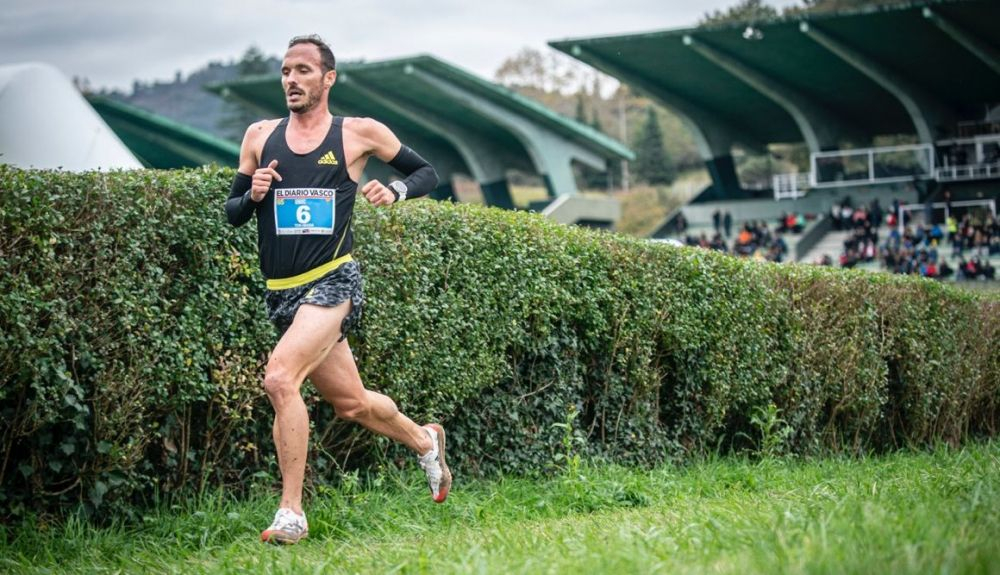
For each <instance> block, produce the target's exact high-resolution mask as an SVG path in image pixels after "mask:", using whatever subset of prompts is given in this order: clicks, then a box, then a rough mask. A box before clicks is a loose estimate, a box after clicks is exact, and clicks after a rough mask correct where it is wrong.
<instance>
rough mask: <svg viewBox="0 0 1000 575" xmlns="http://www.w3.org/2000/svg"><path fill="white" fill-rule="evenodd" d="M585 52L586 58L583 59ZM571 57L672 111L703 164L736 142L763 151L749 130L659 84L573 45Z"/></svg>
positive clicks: (722, 154)
mask: <svg viewBox="0 0 1000 575" xmlns="http://www.w3.org/2000/svg"><path fill="white" fill-rule="evenodd" d="M584 52H586V56H584ZM570 54H571V55H572V56H573V57H575V58H578V59H580V60H582V61H584V62H587V63H588V64H591V65H593V66H594V67H596V68H599V69H601V70H603V71H605V72H607V73H608V74H610V75H612V76H614V77H616V78H618V79H620V80H621V81H623V82H625V83H626V84H628V85H629V86H632V87H633V88H635V89H637V90H640V91H642V92H645V93H647V94H649V95H650V96H652V97H653V98H655V99H656V100H658V101H660V103H662V104H663V105H665V106H667V107H668V108H670V109H672V110H673V111H674V112H675V113H676V114H677V115H678V116H679V117H680V119H681V121H682V122H683V123H684V125H685V127H687V128H688V129H689V130H690V131H691V133H692V134H693V135H694V138H695V143H696V144H697V145H698V153H699V155H700V156H701V158H702V159H703V160H705V161H709V160H711V159H712V158H715V157H718V156H728V155H729V153H730V150H731V149H732V147H733V144H734V143H735V142H740V143H741V144H743V145H745V146H747V147H749V148H754V149H758V150H766V149H767V145H766V143H765V142H762V141H759V140H757V139H754V138H752V137H750V130H747V129H746V128H744V127H742V126H735V125H732V124H731V123H730V122H727V121H726V120H725V119H723V118H721V117H720V116H719V114H717V113H715V112H713V111H711V110H708V109H706V108H705V107H703V106H701V105H699V104H695V103H693V102H691V101H690V100H688V99H686V98H684V97H681V96H678V95H677V94H675V93H673V92H671V91H670V90H669V89H667V88H665V87H664V86H663V85H662V84H660V83H654V82H652V81H650V80H649V79H647V78H646V77H644V76H642V75H640V74H637V73H635V72H632V71H631V70H628V69H627V68H625V67H623V66H621V65H619V64H618V63H616V62H615V61H613V60H611V59H608V58H605V57H603V56H601V55H600V54H598V53H596V52H593V51H590V50H586V48H584V47H582V46H579V45H575V46H573V47H572V48H571V49H570Z"/></svg>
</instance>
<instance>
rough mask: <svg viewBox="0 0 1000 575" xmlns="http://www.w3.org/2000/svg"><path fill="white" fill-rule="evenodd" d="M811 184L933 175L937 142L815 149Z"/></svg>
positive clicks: (848, 183)
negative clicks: (826, 150) (817, 150)
mask: <svg viewBox="0 0 1000 575" xmlns="http://www.w3.org/2000/svg"><path fill="white" fill-rule="evenodd" d="M810 167H811V168H812V169H811V171H810V173H809V178H810V182H809V184H810V186H811V187H813V188H833V187H840V186H857V185H864V184H888V183H892V182H908V181H913V180H914V179H917V178H931V177H933V175H934V146H932V145H930V144H914V145H908V146H885V147H879V148H862V149H858V150H835V151H830V152H814V153H813V154H812V155H811V157H810Z"/></svg>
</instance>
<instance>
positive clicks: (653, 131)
mask: <svg viewBox="0 0 1000 575" xmlns="http://www.w3.org/2000/svg"><path fill="white" fill-rule="evenodd" d="M633 149H634V150H635V156H636V157H635V164H633V166H634V168H635V175H636V177H637V178H638V179H640V180H643V181H645V182H646V183H648V184H653V185H664V184H669V183H671V182H673V181H674V177H675V176H676V174H675V171H676V170H675V168H674V165H673V162H671V161H670V158H669V157H667V151H666V149H665V148H664V147H663V133H662V132H661V131H660V122H659V119H658V118H657V117H656V110H655V109H653V107H652V106H649V107H648V108H646V122H645V123H644V124H643V126H642V129H641V130H640V131H639V137H638V138H636V140H635V146H634V148H633Z"/></svg>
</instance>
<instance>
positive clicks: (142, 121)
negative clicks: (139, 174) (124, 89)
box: [87, 96, 240, 169]
mask: <svg viewBox="0 0 1000 575" xmlns="http://www.w3.org/2000/svg"><path fill="white" fill-rule="evenodd" d="M87 100H88V101H89V102H90V105H91V106H93V108H94V110H96V111H97V113H98V114H100V115H101V117H102V118H103V119H104V121H105V122H106V123H107V124H108V125H109V126H110V127H111V129H112V130H114V132H115V134H117V135H118V137H119V138H121V140H122V141H123V142H124V143H125V145H126V146H128V148H129V150H131V151H132V153H133V154H135V156H136V157H138V158H139V160H140V161H142V163H143V164H144V165H146V166H147V167H151V168H161V169H170V168H184V167H195V166H202V165H205V164H211V163H216V164H219V165H223V166H234V167H235V166H236V164H237V162H238V161H239V157H240V147H239V145H238V144H236V143H234V142H230V141H228V140H223V139H220V138H216V137H215V136H213V135H211V134H208V133H206V132H202V131H201V130H198V129H195V128H192V127H190V126H187V125H184V124H181V123H178V122H175V121H173V120H170V119H169V118H165V117H163V116H160V115H157V114H154V113H152V112H148V111H146V110H143V109H141V108H136V107H135V106H130V105H128V104H124V103H122V102H118V101H115V100H111V99H109V98H104V97H100V96H89V97H88V98H87Z"/></svg>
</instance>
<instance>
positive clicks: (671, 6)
mask: <svg viewBox="0 0 1000 575" xmlns="http://www.w3.org/2000/svg"><path fill="white" fill-rule="evenodd" d="M767 2H768V3H769V4H771V5H773V6H776V7H778V8H781V7H784V6H789V5H792V4H798V3H799V2H798V1H797V0H767ZM736 3H737V0H604V1H598V0H562V1H556V0H508V1H506V2H499V1H498V2H471V1H461V0H420V1H417V0H391V1H383V2H378V1H377V0H376V1H370V0H369V1H364V0H355V1H353V2H345V1H341V0H328V1H320V0H198V1H196V0H157V1H153V0H131V1H129V0H103V1H98V0H0V65H2V64H10V63H17V62H29V61H41V62H46V63H49V64H53V65H55V66H56V67H58V68H59V69H60V70H62V71H63V72H64V73H65V74H66V75H67V76H69V77H73V76H79V77H81V78H87V79H88V80H89V81H90V85H91V87H92V88H95V89H97V88H101V87H107V88H121V89H124V90H126V91H127V90H130V89H131V85H132V80H134V79H139V80H143V81H147V82H148V81H152V80H170V79H172V78H173V77H174V73H175V72H176V71H178V70H179V71H181V72H182V73H183V74H184V75H185V76H187V75H188V74H189V73H191V72H193V71H194V70H196V69H198V68H200V67H202V66H204V65H205V64H207V63H208V62H209V61H212V60H217V61H223V62H228V61H230V60H233V59H237V58H239V56H240V55H242V54H243V52H245V51H246V49H247V48H248V47H249V46H251V45H256V46H258V47H259V48H260V49H261V50H262V51H263V52H264V53H265V54H269V55H271V54H273V55H279V56H280V55H281V54H283V53H284V47H285V46H286V44H287V42H288V39H289V38H290V37H292V36H295V35H298V34H309V33H314V32H315V33H319V34H321V35H322V36H323V37H324V38H326V39H327V41H328V42H329V43H330V44H331V46H332V47H333V51H334V54H336V56H337V59H338V60H357V59H365V60H368V61H373V60H382V59H386V58H392V57H399V56H410V55H414V54H418V53H429V54H433V55H435V56H437V57H439V58H442V59H444V60H447V61H449V62H451V63H452V64H455V65H458V66H460V67H463V68H466V69H468V70H471V71H473V72H475V73H477V74H479V75H481V76H484V77H487V78H492V77H493V74H494V72H495V71H496V69H497V67H498V66H499V65H500V64H501V62H503V61H504V60H505V59H506V58H507V57H509V56H512V55H514V54H516V53H517V52H519V51H520V50H521V49H522V48H524V47H532V48H537V49H542V48H544V47H545V44H546V42H547V41H549V40H560V39H564V38H573V37H581V36H582V37H587V36H598V35H609V34H623V33H629V32H645V31H650V30H660V29H668V28H682V27H688V26H693V25H694V24H695V23H696V22H697V21H698V19H699V18H700V17H701V16H702V15H703V14H704V13H705V12H707V11H711V10H716V9H724V8H726V7H729V6H732V5H733V4H736Z"/></svg>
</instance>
